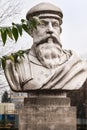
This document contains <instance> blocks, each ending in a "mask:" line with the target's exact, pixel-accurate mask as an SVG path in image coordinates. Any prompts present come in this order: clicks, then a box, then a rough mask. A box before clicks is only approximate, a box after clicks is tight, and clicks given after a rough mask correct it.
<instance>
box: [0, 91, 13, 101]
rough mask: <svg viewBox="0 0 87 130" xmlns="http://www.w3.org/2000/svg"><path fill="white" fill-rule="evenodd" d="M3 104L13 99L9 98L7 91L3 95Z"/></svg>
mask: <svg viewBox="0 0 87 130" xmlns="http://www.w3.org/2000/svg"><path fill="white" fill-rule="evenodd" d="M1 102H3V103H7V102H8V103H9V102H11V98H9V97H8V92H7V91H5V92H4V93H3V95H2V100H1Z"/></svg>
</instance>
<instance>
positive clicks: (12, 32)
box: [0, 17, 40, 45]
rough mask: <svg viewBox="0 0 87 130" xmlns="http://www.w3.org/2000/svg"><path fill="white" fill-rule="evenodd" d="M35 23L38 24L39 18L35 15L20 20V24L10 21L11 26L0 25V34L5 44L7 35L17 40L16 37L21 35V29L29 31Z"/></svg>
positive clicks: (34, 26)
mask: <svg viewBox="0 0 87 130" xmlns="http://www.w3.org/2000/svg"><path fill="white" fill-rule="evenodd" d="M37 24H40V20H39V19H38V18H37V17H33V18H32V19H30V20H28V21H27V20H24V19H22V20H21V24H16V23H12V26H11V27H0V35H1V39H2V41H3V45H5V43H6V40H7V37H9V38H10V39H12V40H15V41H16V42H17V40H18V37H19V36H22V32H23V30H24V31H25V32H27V33H30V32H31V31H32V29H33V28H36V26H37Z"/></svg>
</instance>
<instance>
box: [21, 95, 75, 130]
mask: <svg viewBox="0 0 87 130" xmlns="http://www.w3.org/2000/svg"><path fill="white" fill-rule="evenodd" d="M19 130H76V108H75V107H71V106H70V99H69V98H66V97H59V96H36V97H35V96H34V97H29V98H25V99H24V108H22V109H21V110H20V113H19Z"/></svg>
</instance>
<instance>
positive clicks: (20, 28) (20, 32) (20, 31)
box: [15, 24, 22, 36]
mask: <svg viewBox="0 0 87 130" xmlns="http://www.w3.org/2000/svg"><path fill="white" fill-rule="evenodd" d="M15 26H16V27H17V29H18V32H19V34H20V36H22V25H20V24H15Z"/></svg>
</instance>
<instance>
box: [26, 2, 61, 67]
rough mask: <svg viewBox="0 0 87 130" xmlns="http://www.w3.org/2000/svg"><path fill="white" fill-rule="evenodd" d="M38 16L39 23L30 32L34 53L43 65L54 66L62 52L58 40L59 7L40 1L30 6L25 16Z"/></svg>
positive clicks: (59, 30) (59, 29)
mask: <svg viewBox="0 0 87 130" xmlns="http://www.w3.org/2000/svg"><path fill="white" fill-rule="evenodd" d="M35 16H37V17H39V19H40V20H41V24H39V25H37V29H34V30H33V31H32V32H31V36H32V37H33V48H34V50H35V53H36V55H37V57H38V59H39V60H40V62H42V63H43V64H44V65H45V66H47V67H49V68H50V67H55V66H57V64H58V63H59V61H58V57H60V55H61V53H62V45H61V42H60V33H61V31H62V30H61V24H62V18H63V14H62V11H61V9H60V8H59V7H57V6H55V5H53V4H50V3H40V4H38V5H36V6H34V7H33V8H31V9H30V10H29V11H28V13H27V15H26V18H27V20H29V19H30V18H32V17H35Z"/></svg>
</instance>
